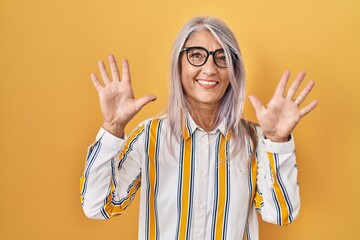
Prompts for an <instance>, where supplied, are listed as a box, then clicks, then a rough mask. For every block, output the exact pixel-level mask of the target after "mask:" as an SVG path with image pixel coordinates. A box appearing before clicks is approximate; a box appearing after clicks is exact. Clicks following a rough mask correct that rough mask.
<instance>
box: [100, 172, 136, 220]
mask: <svg viewBox="0 0 360 240" xmlns="http://www.w3.org/2000/svg"><path fill="white" fill-rule="evenodd" d="M140 182H141V179H140V177H139V178H138V179H136V180H135V181H134V185H133V186H132V187H131V188H130V189H129V193H128V194H127V199H126V200H124V201H123V202H122V203H121V204H120V205H114V204H113V203H112V193H113V192H114V190H115V186H114V182H113V181H111V185H110V194H109V195H108V196H107V199H106V202H107V203H106V204H105V205H104V210H105V212H106V214H107V215H108V216H109V217H113V216H115V215H119V214H121V213H122V212H123V211H124V210H125V209H126V207H127V206H128V205H129V204H130V203H131V202H132V200H133V198H131V196H132V195H133V194H135V192H136V191H137V189H138V187H139V186H138V185H139V184H140Z"/></svg>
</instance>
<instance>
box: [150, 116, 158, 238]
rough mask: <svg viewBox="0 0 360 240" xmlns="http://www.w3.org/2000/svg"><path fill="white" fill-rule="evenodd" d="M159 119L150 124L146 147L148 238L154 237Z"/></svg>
mask: <svg viewBox="0 0 360 240" xmlns="http://www.w3.org/2000/svg"><path fill="white" fill-rule="evenodd" d="M158 126H159V119H154V120H152V122H151V126H150V142H149V148H148V156H149V172H148V173H149V181H150V182H149V186H150V187H149V237H150V238H149V239H150V240H153V239H155V238H156V217H155V196H154V194H155V182H156V177H157V173H156V162H155V161H156V151H155V150H156V139H157V134H158V132H157V129H158Z"/></svg>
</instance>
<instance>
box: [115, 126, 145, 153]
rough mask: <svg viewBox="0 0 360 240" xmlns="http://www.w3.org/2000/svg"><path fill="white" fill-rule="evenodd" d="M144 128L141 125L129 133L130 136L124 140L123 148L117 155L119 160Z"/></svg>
mask: <svg viewBox="0 0 360 240" xmlns="http://www.w3.org/2000/svg"><path fill="white" fill-rule="evenodd" d="M144 128H145V127H144V125H142V126H140V127H138V128H137V129H135V130H134V131H133V132H131V133H130V136H129V137H128V138H127V139H126V142H125V145H124V148H123V150H122V151H121V153H120V155H119V159H122V158H123V157H124V154H125V153H126V152H127V151H128V150H129V147H130V144H131V142H132V141H133V140H134V139H135V138H137V137H138V135H139V134H140V133H141V132H142V131H143V130H144Z"/></svg>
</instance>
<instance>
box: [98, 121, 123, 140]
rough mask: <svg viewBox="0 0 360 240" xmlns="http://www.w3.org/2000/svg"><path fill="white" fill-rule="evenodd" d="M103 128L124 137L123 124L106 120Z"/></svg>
mask: <svg viewBox="0 0 360 240" xmlns="http://www.w3.org/2000/svg"><path fill="white" fill-rule="evenodd" d="M102 128H103V129H105V130H106V131H107V132H109V133H111V134H112V135H114V136H116V137H118V138H123V137H124V130H125V126H123V125H122V124H119V123H109V122H105V121H104V123H103V125H102Z"/></svg>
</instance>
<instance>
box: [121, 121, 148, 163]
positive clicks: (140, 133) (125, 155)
mask: <svg viewBox="0 0 360 240" xmlns="http://www.w3.org/2000/svg"><path fill="white" fill-rule="evenodd" d="M137 129H138V128H137ZM137 129H135V130H134V131H133V132H135V131H136V130H137ZM144 132H145V129H143V130H142V131H141V132H139V133H138V135H137V136H136V137H135V138H134V139H133V140H132V141H131V142H130V143H129V147H128V149H127V150H126V152H125V153H124V155H123V157H122V158H121V159H120V162H119V165H118V169H120V168H121V166H122V164H123V163H124V161H125V159H126V158H127V156H128V155H129V153H130V152H131V151H132V150H133V146H134V143H135V142H137V141H138V140H139V138H140V136H141V135H142V133H144ZM130 136H131V134H130Z"/></svg>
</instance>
